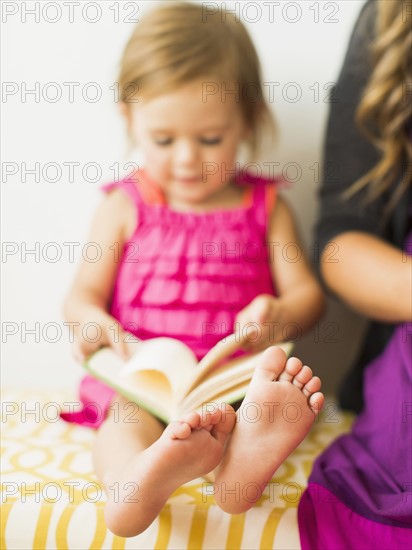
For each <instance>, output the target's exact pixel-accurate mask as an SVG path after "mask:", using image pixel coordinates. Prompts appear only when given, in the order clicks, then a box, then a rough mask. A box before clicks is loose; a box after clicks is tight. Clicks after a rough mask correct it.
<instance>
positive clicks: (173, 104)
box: [129, 80, 248, 207]
mask: <svg viewBox="0 0 412 550" xmlns="http://www.w3.org/2000/svg"><path fill="white" fill-rule="evenodd" d="M204 84H205V81H203V80H197V81H194V82H191V83H189V84H187V85H184V86H182V87H180V88H178V89H177V90H176V91H172V92H168V93H165V94H164V95H160V96H157V97H155V98H153V99H147V100H145V99H144V98H143V99H142V98H140V97H139V100H138V102H137V103H133V104H131V105H133V107H132V109H131V115H130V117H129V124H130V130H131V134H132V137H133V138H134V140H135V142H136V144H137V146H138V147H139V149H140V150H141V152H142V153H143V157H144V162H145V171H146V173H147V175H148V176H149V178H150V179H152V180H154V181H155V182H156V183H157V184H158V185H159V187H160V189H161V190H162V191H163V193H165V195H166V197H167V198H168V201H169V202H172V203H175V204H181V205H184V206H189V207H190V206H191V205H193V206H194V205H201V203H202V202H207V201H210V200H211V201H213V200H214V199H218V198H219V195H220V193H222V192H223V191H224V189H225V187H226V186H227V185H228V184H229V183H230V182H231V181H233V176H234V174H233V170H234V169H235V163H236V156H237V152H238V147H239V144H240V142H241V141H242V140H243V139H245V137H247V133H248V132H247V128H246V127H245V124H244V122H243V117H242V114H241V110H240V105H239V102H238V98H236V95H235V94H234V93H230V90H233V89H234V86H229V85H227V86H226V87H225V88H223V92H222V87H221V86H219V91H218V92H217V93H215V94H213V95H207V94H206V93H205V92H204V90H203V88H204ZM208 89H209V90H210V89H211V87H210V86H209V88H208ZM226 89H227V90H228V92H226ZM202 93H203V95H202Z"/></svg>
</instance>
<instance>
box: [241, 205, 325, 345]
mask: <svg viewBox="0 0 412 550" xmlns="http://www.w3.org/2000/svg"><path fill="white" fill-rule="evenodd" d="M268 250H269V256H270V265H271V271H272V276H273V280H274V284H275V287H276V289H277V291H278V296H277V297H274V296H271V295H269V294H261V295H259V296H257V297H256V298H255V299H254V300H252V302H251V303H250V304H249V305H248V306H247V307H246V308H245V309H243V310H242V311H241V312H240V313H239V315H238V317H237V318H236V322H237V323H239V325H236V326H240V327H241V328H242V327H244V326H245V325H247V324H250V323H254V324H257V325H258V327H259V328H258V331H259V335H255V334H253V333H252V332H251V331H248V336H247V338H246V344H245V345H244V347H245V348H247V349H253V350H254V351H257V350H259V349H264V348H265V347H267V346H269V345H271V344H275V343H276V342H281V341H284V340H288V339H298V338H299V337H300V335H301V334H302V333H304V332H306V331H307V330H309V329H310V328H311V327H312V326H313V325H314V324H315V323H316V321H317V320H318V319H319V318H320V317H321V315H322V313H323V310H324V295H323V292H322V289H321V287H320V285H319V283H318V282H317V280H316V278H315V276H314V275H313V273H312V270H311V268H310V266H309V263H308V261H307V259H306V256H305V254H304V251H303V248H302V245H301V242H300V239H299V236H298V231H297V228H296V224H295V221H294V219H293V216H292V213H291V211H290V209H289V207H288V206H287V204H286V203H285V201H284V200H283V199H282V198H281V197H278V199H277V201H276V206H275V208H274V210H273V212H272V214H271V217H270V222H269V230H268ZM255 326H256V325H255ZM242 334H243V329H242Z"/></svg>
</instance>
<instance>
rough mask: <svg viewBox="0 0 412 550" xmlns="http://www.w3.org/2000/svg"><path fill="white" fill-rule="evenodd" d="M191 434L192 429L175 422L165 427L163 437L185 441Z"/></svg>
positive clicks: (177, 421)
mask: <svg viewBox="0 0 412 550" xmlns="http://www.w3.org/2000/svg"><path fill="white" fill-rule="evenodd" d="M191 433H192V428H191V427H190V424H188V423H187V422H181V421H180V420H176V421H175V422H171V423H170V424H169V425H168V426H166V428H165V431H164V432H163V435H165V436H167V437H170V439H187V438H188V437H189V436H190V434H191Z"/></svg>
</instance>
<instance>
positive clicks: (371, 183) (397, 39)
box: [345, 0, 412, 217]
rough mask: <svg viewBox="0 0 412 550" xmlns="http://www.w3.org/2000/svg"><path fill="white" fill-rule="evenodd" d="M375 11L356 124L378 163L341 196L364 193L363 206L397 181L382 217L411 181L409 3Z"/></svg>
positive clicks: (381, 2) (383, 1) (390, 3)
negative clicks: (369, 67) (369, 60)
mask: <svg viewBox="0 0 412 550" xmlns="http://www.w3.org/2000/svg"><path fill="white" fill-rule="evenodd" d="M377 6H378V10H377V17H376V21H375V36H376V39H375V41H374V43H373V45H372V56H373V71H372V74H371V76H370V78H369V81H368V84H367V86H366V88H365V91H364V94H363V97H362V99H361V101H360V103H359V105H358V108H357V112H356V121H357V124H358V126H359V128H360V129H361V130H362V131H363V133H364V134H365V136H366V137H367V138H368V139H369V140H370V141H371V142H372V143H373V145H374V146H375V147H376V148H377V149H378V150H379V151H380V152H381V158H380V160H379V161H378V163H377V164H376V165H375V166H374V167H373V168H372V169H371V170H369V172H367V173H366V174H365V175H364V176H362V177H361V178H360V179H359V180H358V181H356V182H355V183H354V184H353V185H352V186H351V187H350V188H349V190H348V191H347V192H346V193H345V194H346V196H347V197H349V196H352V195H354V194H355V193H357V192H358V191H360V190H361V189H364V188H366V189H367V194H366V201H367V202H371V201H373V200H375V199H376V198H377V197H379V196H381V195H382V194H383V193H384V192H385V191H387V190H388V189H389V188H390V187H391V186H392V185H393V184H394V183H395V181H396V180H399V183H398V184H397V185H396V187H395V188H394V190H393V193H391V198H390V200H389V202H388V205H387V207H386V212H385V217H387V215H388V214H389V213H390V212H391V211H393V208H394V207H395V206H396V204H397V203H398V201H399V200H400V198H401V197H402V195H403V194H404V193H405V192H406V190H407V189H408V187H409V186H410V185H411V181H412V173H411V161H412V143H411V136H410V135H408V133H407V131H408V122H409V123H410V121H411V117H412V103H411V100H410V97H409V96H410V94H411V91H412V68H411V51H412V26H411V12H412V2H411V0H378V2H377ZM409 131H411V128H410V127H409Z"/></svg>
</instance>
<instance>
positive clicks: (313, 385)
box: [302, 367, 322, 397]
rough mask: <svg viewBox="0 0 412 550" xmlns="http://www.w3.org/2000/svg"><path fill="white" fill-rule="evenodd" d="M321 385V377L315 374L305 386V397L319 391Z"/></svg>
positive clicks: (303, 389) (303, 390)
mask: <svg viewBox="0 0 412 550" xmlns="http://www.w3.org/2000/svg"><path fill="white" fill-rule="evenodd" d="M308 368H309V367H308ZM311 372H312V371H311ZM321 385H322V383H321V381H320V378H319V377H318V376H313V377H312V378H310V379H309V380H308V381H307V382H306V383H305V385H304V386H303V388H302V393H303V395H304V396H305V397H309V396H310V395H312V393H316V392H318V391H319V390H320V388H321Z"/></svg>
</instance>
